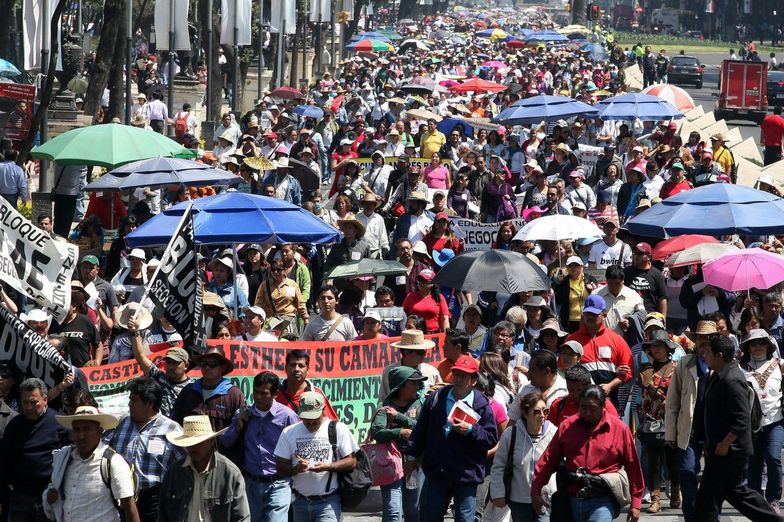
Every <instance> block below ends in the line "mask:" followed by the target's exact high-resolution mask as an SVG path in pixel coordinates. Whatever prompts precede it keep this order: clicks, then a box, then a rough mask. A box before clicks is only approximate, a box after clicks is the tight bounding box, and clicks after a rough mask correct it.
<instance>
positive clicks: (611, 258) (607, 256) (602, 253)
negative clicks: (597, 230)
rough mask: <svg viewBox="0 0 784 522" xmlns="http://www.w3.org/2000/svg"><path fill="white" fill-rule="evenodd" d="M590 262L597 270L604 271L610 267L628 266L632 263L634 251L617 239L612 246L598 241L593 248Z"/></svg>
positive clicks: (589, 258)
mask: <svg viewBox="0 0 784 522" xmlns="http://www.w3.org/2000/svg"><path fill="white" fill-rule="evenodd" d="M588 262H590V263H594V264H595V265H596V268H601V269H602V270H603V269H605V268H607V267H608V266H610V265H618V264H620V265H621V266H627V265H630V264H631V262H632V249H631V247H629V245H627V244H626V243H624V242H623V241H621V240H620V239H617V240H616V241H615V243H613V245H612V246H608V245H607V243H605V242H604V241H597V242H596V243H595V244H594V245H593V247H591V253H590V254H588Z"/></svg>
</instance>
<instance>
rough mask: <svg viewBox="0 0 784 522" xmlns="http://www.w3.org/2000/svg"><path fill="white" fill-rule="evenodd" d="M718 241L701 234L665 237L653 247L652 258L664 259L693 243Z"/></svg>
mask: <svg viewBox="0 0 784 522" xmlns="http://www.w3.org/2000/svg"><path fill="white" fill-rule="evenodd" d="M718 242H719V240H718V239H716V238H715V237H711V236H703V235H700V234H684V235H682V236H677V237H673V238H670V239H665V240H664V241H662V242H661V243H659V244H658V245H656V246H655V247H654V248H653V260H654V261H664V260H665V259H667V258H668V257H670V256H671V255H672V254H674V253H676V252H681V251H683V250H686V249H687V248H690V247H693V246H694V245H701V244H705V243H718Z"/></svg>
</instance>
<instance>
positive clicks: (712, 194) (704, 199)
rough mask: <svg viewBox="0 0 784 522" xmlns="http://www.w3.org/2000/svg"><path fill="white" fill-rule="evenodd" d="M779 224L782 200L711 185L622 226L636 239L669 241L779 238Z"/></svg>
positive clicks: (783, 209)
mask: <svg viewBox="0 0 784 522" xmlns="http://www.w3.org/2000/svg"><path fill="white" fill-rule="evenodd" d="M783 224H784V199H781V198H779V197H778V196H774V195H773V194H769V193H767V192H762V191H761V190H757V189H753V188H750V187H744V186H741V185H732V184H730V183H713V184H711V185H706V186H704V187H697V188H695V189H692V190H687V191H685V192H681V193H680V194H676V195H674V196H672V197H669V198H667V199H665V200H664V201H662V202H661V203H657V204H656V205H654V206H652V207H651V208H649V209H648V210H646V211H644V212H641V213H640V214H638V215H636V216H634V217H633V218H631V219H630V220H629V221H627V222H626V225H625V226H626V228H628V230H629V232H631V233H632V234H635V235H638V236H646V237H670V236H678V235H681V234H705V235H707V236H722V235H725V234H750V235H768V234H781V233H782V231H784V225H783Z"/></svg>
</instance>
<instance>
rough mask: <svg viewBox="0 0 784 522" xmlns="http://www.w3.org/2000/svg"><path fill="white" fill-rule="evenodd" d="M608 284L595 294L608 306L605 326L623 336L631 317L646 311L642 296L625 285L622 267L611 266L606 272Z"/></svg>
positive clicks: (598, 289)
mask: <svg viewBox="0 0 784 522" xmlns="http://www.w3.org/2000/svg"><path fill="white" fill-rule="evenodd" d="M605 277H606V279H607V284H606V285H604V286H601V287H599V288H597V289H596V290H595V291H594V292H593V293H594V294H596V295H599V296H601V297H602V298H603V299H604V302H605V303H606V304H607V308H606V310H607V315H606V316H605V318H604V326H606V327H607V328H609V329H610V330H612V331H614V332H615V333H617V334H618V335H621V336H623V335H624V333H625V332H626V330H627V329H628V328H629V316H630V315H632V314H634V313H637V312H640V311H645V305H644V304H643V301H642V297H640V294H638V293H637V292H635V291H634V290H632V289H631V288H629V287H628V286H626V285H624V284H623V281H624V272H623V268H622V267H621V266H620V265H611V266H609V267H607V270H606V272H605Z"/></svg>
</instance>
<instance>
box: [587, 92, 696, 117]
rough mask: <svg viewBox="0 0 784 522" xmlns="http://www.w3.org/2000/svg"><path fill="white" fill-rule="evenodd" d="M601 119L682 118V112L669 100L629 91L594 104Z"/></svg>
mask: <svg viewBox="0 0 784 522" xmlns="http://www.w3.org/2000/svg"><path fill="white" fill-rule="evenodd" d="M596 108H597V109H599V117H600V118H602V119H603V120H634V119H635V118H639V119H641V120H644V121H655V120H670V119H679V118H683V113H682V112H681V111H679V110H678V109H676V108H675V107H674V106H673V105H671V104H670V103H669V102H666V101H664V100H662V99H661V98H657V97H656V96H651V95H649V94H640V93H630V94H621V95H618V96H613V97H612V98H607V99H606V100H602V101H600V102H599V103H597V104H596Z"/></svg>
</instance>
